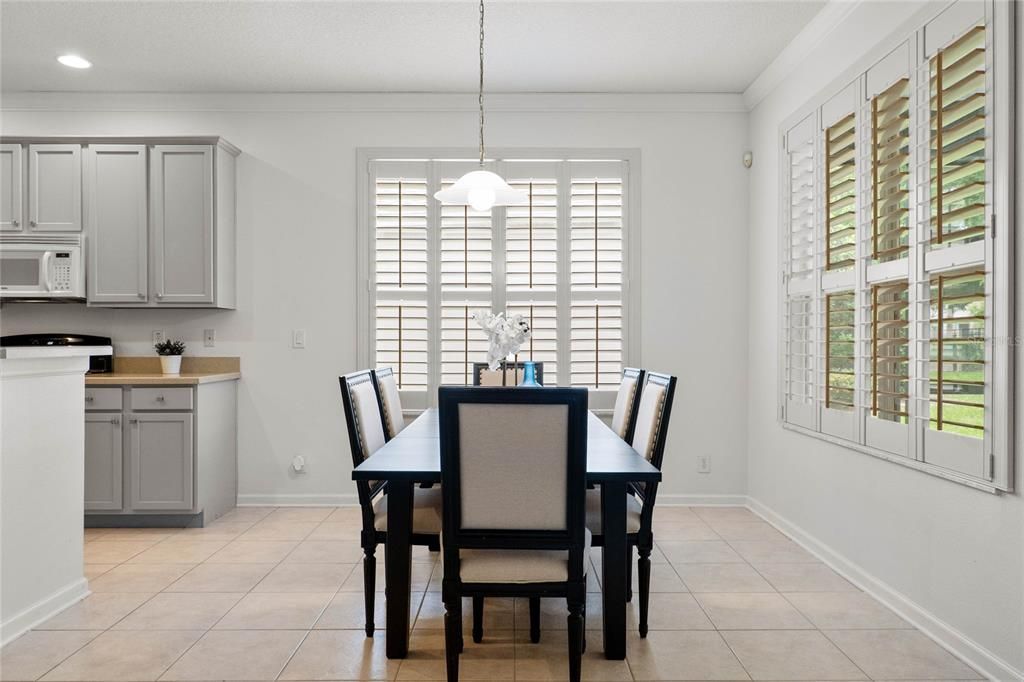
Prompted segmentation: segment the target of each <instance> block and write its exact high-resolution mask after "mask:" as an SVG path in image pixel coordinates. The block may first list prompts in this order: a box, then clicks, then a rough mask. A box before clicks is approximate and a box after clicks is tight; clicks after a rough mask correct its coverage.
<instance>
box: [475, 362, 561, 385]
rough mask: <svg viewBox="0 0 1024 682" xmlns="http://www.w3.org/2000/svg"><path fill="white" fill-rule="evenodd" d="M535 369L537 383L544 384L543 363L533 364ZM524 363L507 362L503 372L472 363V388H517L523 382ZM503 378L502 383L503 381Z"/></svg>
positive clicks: (483, 364) (485, 364) (484, 363)
mask: <svg viewBox="0 0 1024 682" xmlns="http://www.w3.org/2000/svg"><path fill="white" fill-rule="evenodd" d="M533 364H534V366H535V367H536V368H537V383H539V384H543V383H544V363H543V362H535V363H533ZM525 365H526V363H525V362H509V363H506V364H505V370H504V372H502V370H501V369H491V368H490V367H489V366H488V365H487V363H486V362H474V363H473V385H474V386H518V385H519V382H520V381H522V380H523V371H524V370H523V367H524V366H525ZM503 377H504V381H503Z"/></svg>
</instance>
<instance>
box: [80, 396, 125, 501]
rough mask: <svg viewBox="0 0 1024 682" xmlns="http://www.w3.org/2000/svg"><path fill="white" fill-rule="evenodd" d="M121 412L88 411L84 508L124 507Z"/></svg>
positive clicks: (86, 420) (86, 417)
mask: <svg viewBox="0 0 1024 682" xmlns="http://www.w3.org/2000/svg"><path fill="white" fill-rule="evenodd" d="M122 433H123V431H122V421H121V413H120V412H117V413H113V414H112V413H109V412H86V414H85V510H86V511H120V510H121V507H122V500H123V499H124V497H123V495H122V479H121V472H122V462H123V461H124V450H123V448H122V443H123V438H122Z"/></svg>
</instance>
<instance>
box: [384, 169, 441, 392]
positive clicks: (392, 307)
mask: <svg viewBox="0 0 1024 682" xmlns="http://www.w3.org/2000/svg"><path fill="white" fill-rule="evenodd" d="M375 170H376V173H375V183H374V192H375V200H374V263H373V266H374V277H375V290H376V301H375V307H374V321H375V324H374V332H375V349H376V357H375V359H374V361H375V363H376V365H377V366H379V367H386V366H390V367H393V368H394V373H395V380H396V382H397V383H398V387H399V388H401V389H413V390H426V388H427V368H428V361H427V354H428V346H427V343H428V325H427V246H428V243H427V173H426V164H425V163H402V162H378V163H377V167H376V169H375Z"/></svg>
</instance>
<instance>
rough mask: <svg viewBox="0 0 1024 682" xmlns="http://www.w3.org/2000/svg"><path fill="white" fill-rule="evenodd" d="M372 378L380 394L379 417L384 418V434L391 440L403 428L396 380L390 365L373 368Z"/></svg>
mask: <svg viewBox="0 0 1024 682" xmlns="http://www.w3.org/2000/svg"><path fill="white" fill-rule="evenodd" d="M373 380H374V381H375V382H376V383H377V394H378V395H379V396H380V404H381V408H380V411H381V417H382V418H383V420H384V436H385V437H386V438H387V439H388V440H391V439H392V438H394V437H395V436H397V435H398V432H399V431H401V430H402V429H404V428H405V416H404V415H403V414H402V399H401V397H400V396H399V395H398V382H397V381H395V373H394V371H393V370H392V369H391V368H390V367H380V368H378V369H375V370H373Z"/></svg>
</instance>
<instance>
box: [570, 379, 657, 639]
mask: <svg viewBox="0 0 1024 682" xmlns="http://www.w3.org/2000/svg"><path fill="white" fill-rule="evenodd" d="M642 387H643V388H642V389H641V392H640V395H641V397H640V404H639V406H638V409H637V417H636V423H635V429H634V432H633V434H632V438H631V439H630V444H631V445H632V446H633V449H634V450H636V451H637V452H638V453H640V454H641V455H643V456H644V458H645V459H647V460H648V461H649V462H650V463H651V464H653V465H654V466H655V467H656V468H657V469H658V470H659V471H660V470H661V463H662V460H663V459H664V457H665V440H666V438H667V436H668V423H669V417H670V416H671V414H672V400H673V398H674V396H675V392H676V377H674V376H671V375H668V374H659V373H657V372H645V374H644V381H643V384H642ZM657 495H658V484H657V483H645V484H635V485H631V486H630V490H629V493H628V495H627V497H626V533H627V536H626V537H627V547H628V551H629V563H628V564H627V570H626V580H627V586H628V587H627V594H629V595H632V583H633V579H632V572H633V571H632V569H633V548H634V547H636V549H637V553H638V555H639V559H638V561H637V571H638V575H637V587H638V588H639V591H640V636H641V637H646V636H647V613H648V606H649V603H650V596H651V551H652V550H653V549H654V532H653V530H652V528H651V523H652V520H653V518H654V502H655V499H656V498H657ZM587 529H588V530H589V531H590V532H591V533H592V534H593V544H594V546H595V547H601V546H603V545H604V535H602V533H601V491H600V490H588V491H587Z"/></svg>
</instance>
